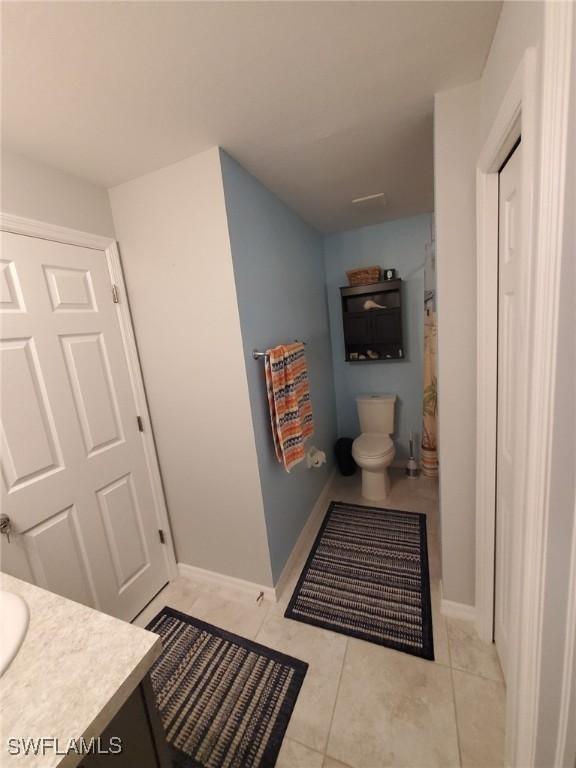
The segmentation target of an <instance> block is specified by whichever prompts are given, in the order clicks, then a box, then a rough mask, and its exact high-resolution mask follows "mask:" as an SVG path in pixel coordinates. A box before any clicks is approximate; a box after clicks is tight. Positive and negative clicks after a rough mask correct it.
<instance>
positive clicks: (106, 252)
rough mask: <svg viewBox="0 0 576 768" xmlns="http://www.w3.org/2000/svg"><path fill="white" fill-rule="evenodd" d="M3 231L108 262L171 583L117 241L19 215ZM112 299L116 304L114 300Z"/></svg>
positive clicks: (173, 572)
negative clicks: (96, 254) (89, 252)
mask: <svg viewBox="0 0 576 768" xmlns="http://www.w3.org/2000/svg"><path fill="white" fill-rule="evenodd" d="M0 230H1V231H3V232H12V233H13V234H16V235H25V236H27V237H36V238H39V239H41V240H51V241H54V242H58V243H65V244H66V245H76V246H80V247H82V248H92V249H93V250H95V251H101V252H102V254H103V256H104V258H105V259H106V266H107V268H108V274H109V276H110V290H111V291H112V285H115V286H116V290H117V292H118V299H119V301H118V303H116V304H115V307H116V316H117V318H118V323H119V325H120V333H121V336H122V343H123V346H124V353H125V357H126V363H127V365H128V374H129V377H130V384H131V386H132V393H133V396H134V402H135V405H136V408H137V413H136V414H135V416H137V415H139V416H140V417H141V418H142V420H143V422H144V431H143V432H142V433H141V436H142V444H143V447H144V455H145V458H146V465H147V468H148V476H149V478H150V484H151V486H152V496H153V499H154V513H155V516H156V521H157V523H158V528H159V529H162V531H163V532H164V539H165V545H164V546H163V547H162V549H163V552H164V559H165V562H166V571H167V574H168V578H169V579H170V580H172V579H175V578H176V577H177V576H178V567H177V563H176V554H175V551H174V541H173V537H172V530H171V527H170V518H169V516H168V509H167V507H166V499H165V496H164V488H163V484H162V475H161V472H160V465H159V463H158V453H157V450H156V443H155V440H154V433H153V428H152V420H151V418H150V412H149V410H148V401H147V398H146V389H145V386H144V380H143V377H142V370H141V367H140V358H139V355H138V347H137V344H136V337H135V335H134V327H133V325H132V316H131V314H130V305H129V302H128V293H127V291H126V285H125V282H124V274H123V271H122V261H121V259H120V252H119V250H118V244H117V243H116V240H114V239H113V238H110V237H103V236H101V235H93V234H90V233H88V232H81V231H79V230H76V229H69V228H68V227H61V226H58V225H55V224H49V223H47V222H43V221H36V220H35V219H28V218H24V217H22V216H15V215H12V214H9V213H2V212H0ZM111 296H112V294H111ZM110 300H111V301H112V298H111V299H110ZM143 607H144V606H143Z"/></svg>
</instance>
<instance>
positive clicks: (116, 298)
mask: <svg viewBox="0 0 576 768" xmlns="http://www.w3.org/2000/svg"><path fill="white" fill-rule="evenodd" d="M112 301H113V302H114V304H120V297H119V295H118V286H117V285H114V283H112Z"/></svg>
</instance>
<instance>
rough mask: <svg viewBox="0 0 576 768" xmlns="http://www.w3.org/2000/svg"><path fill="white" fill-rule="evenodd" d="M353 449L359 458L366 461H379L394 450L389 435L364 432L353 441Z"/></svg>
mask: <svg viewBox="0 0 576 768" xmlns="http://www.w3.org/2000/svg"><path fill="white" fill-rule="evenodd" d="M352 447H353V449H354V451H355V452H356V453H357V454H358V455H359V456H364V457H365V458H367V459H380V458H383V457H384V456H387V455H388V454H389V453H390V452H391V451H393V450H394V443H393V442H392V439H391V437H390V435H383V434H380V433H376V432H364V433H363V434H361V435H360V437H357V438H356V440H354V443H353V446H352Z"/></svg>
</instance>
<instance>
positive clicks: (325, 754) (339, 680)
mask: <svg viewBox="0 0 576 768" xmlns="http://www.w3.org/2000/svg"><path fill="white" fill-rule="evenodd" d="M344 637H345V639H346V645H345V646H344V656H343V657H342V666H341V667H340V674H339V675H338V685H337V686H336V696H334V704H333V705H332V713H331V714H330V725H329V726H328V735H327V736H326V744H325V746H324V752H323V755H324V758H327V757H330V755H329V754H328V744H329V743H330V734H331V733H332V726H333V725H334V713H335V712H336V705H337V703H338V696H340V685H341V683H342V676H343V675H344V666H345V664H346V656H347V655H348V647H349V645H350V638H349V637H347V636H346V635H344Z"/></svg>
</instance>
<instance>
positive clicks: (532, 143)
mask: <svg viewBox="0 0 576 768" xmlns="http://www.w3.org/2000/svg"><path fill="white" fill-rule="evenodd" d="M535 101H536V52H535V50H534V49H533V48H530V49H528V50H527V51H526V52H525V54H524V57H523V60H522V62H521V64H520V66H519V67H518V70H517V71H516V74H515V75H514V78H513V80H512V82H511V84H510V87H509V88H508V91H507V93H506V95H505V96H504V100H503V102H502V104H501V106H500V109H499V111H498V113H497V115H496V119H495V121H494V123H493V125H492V129H491V131H490V133H489V134H488V138H487V139H486V142H485V144H484V146H483V147H482V151H481V152H480V155H479V157H478V161H477V166H476V250H477V282H478V293H477V357H476V359H477V367H476V370H477V372H478V375H477V387H476V626H477V629H478V633H479V634H480V637H481V638H482V639H483V640H485V641H486V642H492V638H493V629H494V584H495V567H494V565H495V550H496V547H495V541H496V536H495V526H496V442H497V441H496V430H497V424H496V421H497V404H498V187H499V179H498V177H499V171H500V168H501V166H502V163H503V162H504V160H505V159H506V157H507V156H508V154H509V153H510V151H511V150H512V148H513V147H514V144H515V143H516V142H517V141H518V139H519V138H520V136H522V163H521V168H522V172H521V214H522V231H521V233H520V239H521V247H522V253H523V264H524V265H525V266H524V268H523V269H522V270H521V276H520V283H521V285H520V291H521V293H520V296H519V302H518V303H519V306H520V307H523V306H524V298H525V296H526V295H527V290H526V289H527V286H526V275H527V273H529V272H530V263H531V261H532V260H533V254H532V230H533V226H534V222H533V203H532V201H533V189H534V178H535V167H536V163H535V148H536V130H537V119H536V104H535ZM523 320H525V316H524V315H522V316H521V317H520V324H522V321H523ZM519 362H520V365H524V366H526V362H527V361H526V359H521V361H519ZM480 374H481V375H480ZM519 379H520V377H519ZM516 416H517V417H520V418H521V417H522V413H521V410H520V409H518V411H517V413H516ZM517 421H518V419H517ZM516 438H517V435H516Z"/></svg>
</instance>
